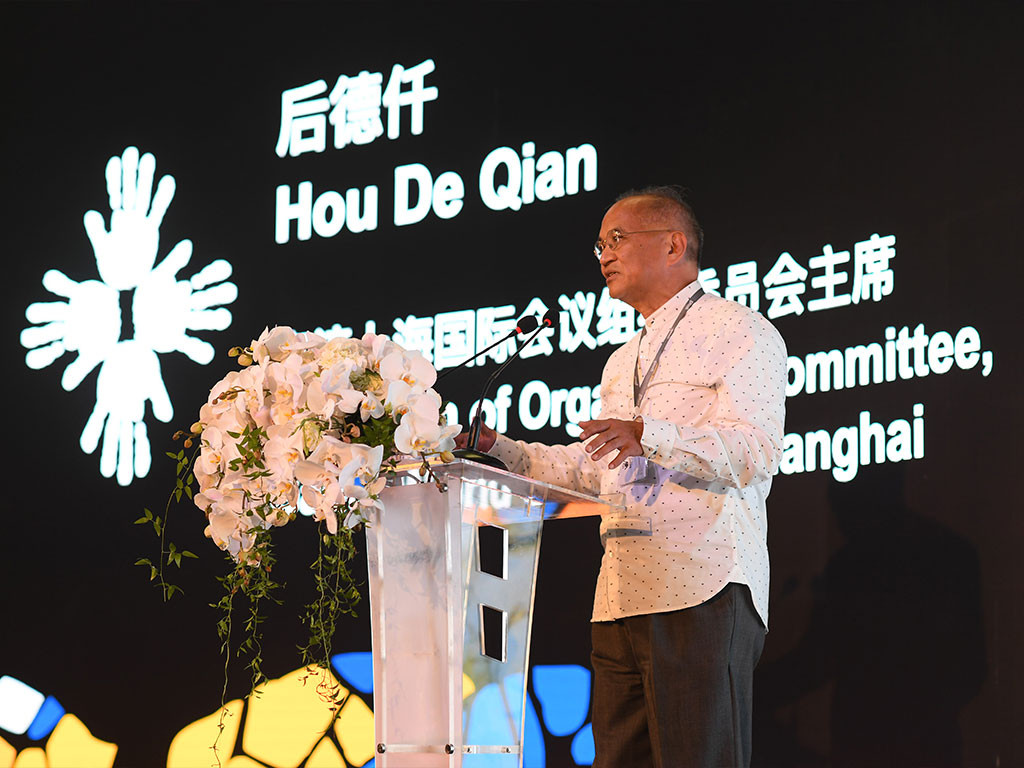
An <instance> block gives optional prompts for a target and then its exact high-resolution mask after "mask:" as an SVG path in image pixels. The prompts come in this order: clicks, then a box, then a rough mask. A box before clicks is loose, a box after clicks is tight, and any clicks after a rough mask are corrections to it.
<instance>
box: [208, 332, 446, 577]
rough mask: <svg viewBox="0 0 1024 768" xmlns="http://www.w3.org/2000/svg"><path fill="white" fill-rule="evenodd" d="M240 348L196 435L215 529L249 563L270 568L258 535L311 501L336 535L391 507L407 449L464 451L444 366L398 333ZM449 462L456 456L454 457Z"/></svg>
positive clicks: (279, 335)
mask: <svg viewBox="0 0 1024 768" xmlns="http://www.w3.org/2000/svg"><path fill="white" fill-rule="evenodd" d="M232 352H233V353H234V354H235V355H236V356H237V357H238V358H239V362H240V363H241V364H242V365H243V366H244V367H243V368H242V370H239V371H233V372H231V373H229V374H228V375H227V376H225V377H224V378H223V379H221V380H220V381H219V382H218V383H217V384H216V385H215V386H214V387H213V389H212V390H211V391H210V397H209V399H208V400H207V402H206V404H205V405H204V406H203V407H202V408H201V409H200V412H199V421H198V423H197V424H196V425H195V426H194V427H193V430H192V431H193V433H198V434H200V435H201V445H202V448H201V450H200V453H199V457H198V459H197V460H196V463H195V476H196V479H197V480H198V483H199V493H197V494H195V496H194V497H193V500H194V501H195V503H196V505H197V506H198V507H199V508H200V509H202V510H203V511H204V512H205V513H206V516H207V519H208V521H209V525H208V526H207V528H206V534H207V536H209V537H210V538H212V539H213V541H214V543H215V544H216V545H217V546H218V547H220V548H221V549H223V550H225V551H226V552H228V553H230V554H231V556H232V557H234V558H235V559H236V560H237V561H239V562H251V563H259V561H260V557H261V554H262V552H261V548H260V547H259V546H258V540H259V538H260V537H259V535H258V534H259V532H260V531H263V530H267V529H270V528H272V527H275V526H282V525H285V524H287V523H288V522H289V521H291V520H293V519H294V518H295V512H296V508H297V506H298V503H299V498H300V496H301V498H302V500H303V501H304V502H305V503H306V504H307V505H309V507H310V508H312V509H313V517H314V519H316V520H322V521H324V523H325V524H326V528H327V531H328V532H329V533H330V534H332V535H333V534H337V533H338V531H339V529H341V528H343V527H346V526H347V527H353V526H354V525H357V524H359V523H362V522H365V520H366V518H365V514H364V513H365V510H366V509H367V508H369V507H377V508H382V505H381V502H380V497H379V494H380V492H381V490H383V487H384V485H385V482H386V477H385V476H384V475H383V474H382V472H381V470H382V467H386V466H387V465H388V462H391V461H392V460H393V459H394V458H395V456H396V455H398V454H407V455H418V456H424V457H425V456H428V455H434V454H445V453H449V452H450V451H451V450H453V449H454V448H455V439H454V437H455V435H456V434H458V432H459V426H458V425H453V426H448V425H446V424H445V423H444V419H443V418H442V417H441V397H440V395H438V393H437V392H435V391H434V390H433V389H432V388H431V387H432V386H433V384H434V382H435V381H436V379H437V373H436V371H435V370H434V367H433V366H432V365H431V364H430V363H429V362H428V361H427V360H426V358H424V357H423V356H422V355H421V354H419V353H418V352H410V351H408V350H405V349H403V348H402V347H400V346H399V345H397V344H395V343H394V342H393V341H391V340H390V339H388V337H387V336H380V335H375V334H367V335H366V336H364V337H363V338H362V339H332V340H331V341H325V340H324V339H323V338H322V337H320V336H317V335H315V334H311V333H296V332H295V331H294V330H292V329H291V328H288V327H277V328H273V329H271V330H265V331H264V332H263V334H262V335H261V336H260V338H259V339H257V340H255V341H253V342H252V345H251V347H248V348H245V349H241V348H237V347H236V348H235V349H234V350H232ZM446 458H448V457H446Z"/></svg>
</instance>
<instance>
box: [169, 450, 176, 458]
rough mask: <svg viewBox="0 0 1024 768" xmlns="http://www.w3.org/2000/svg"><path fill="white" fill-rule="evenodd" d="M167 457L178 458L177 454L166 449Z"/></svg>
mask: <svg viewBox="0 0 1024 768" xmlns="http://www.w3.org/2000/svg"><path fill="white" fill-rule="evenodd" d="M167 458H169V459H176V458H178V454H176V453H171V452H170V451H167Z"/></svg>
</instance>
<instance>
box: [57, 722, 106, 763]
mask: <svg viewBox="0 0 1024 768" xmlns="http://www.w3.org/2000/svg"><path fill="white" fill-rule="evenodd" d="M116 754H117V744H111V743H110V742H109V741H101V740H100V739H97V738H96V737H95V736H93V735H92V733H90V731H89V729H88V728H86V727H85V724H84V723H83V722H82V721H81V720H79V719H78V718H77V717H75V716H74V715H64V717H62V718H61V719H60V722H59V723H57V727H56V728H54V729H53V732H52V733H51V734H50V738H49V739H47V740H46V761H47V764H48V765H49V768H110V766H112V765H113V764H114V756H115V755H116Z"/></svg>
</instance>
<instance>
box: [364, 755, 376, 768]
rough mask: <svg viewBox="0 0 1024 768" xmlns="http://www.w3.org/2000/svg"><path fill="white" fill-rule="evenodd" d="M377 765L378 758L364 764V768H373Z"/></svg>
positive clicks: (372, 758)
mask: <svg viewBox="0 0 1024 768" xmlns="http://www.w3.org/2000/svg"><path fill="white" fill-rule="evenodd" d="M376 763H377V758H376V757H371V758H370V762H368V763H363V765H362V768H373V766H374V765H376Z"/></svg>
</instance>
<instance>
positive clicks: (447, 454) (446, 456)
mask: <svg viewBox="0 0 1024 768" xmlns="http://www.w3.org/2000/svg"><path fill="white" fill-rule="evenodd" d="M441 461H443V462H444V463H445V464H448V463H449V462H452V461H455V454H454V453H452V452H451V451H441Z"/></svg>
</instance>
